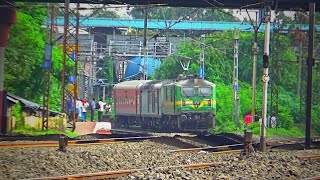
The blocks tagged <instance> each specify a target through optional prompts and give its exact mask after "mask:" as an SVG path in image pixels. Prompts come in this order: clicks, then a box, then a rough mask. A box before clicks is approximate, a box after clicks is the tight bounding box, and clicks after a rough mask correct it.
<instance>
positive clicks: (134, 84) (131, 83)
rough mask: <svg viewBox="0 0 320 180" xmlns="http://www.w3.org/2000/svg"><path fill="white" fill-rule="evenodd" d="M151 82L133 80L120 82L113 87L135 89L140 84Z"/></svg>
mask: <svg viewBox="0 0 320 180" xmlns="http://www.w3.org/2000/svg"><path fill="white" fill-rule="evenodd" d="M147 82H150V80H131V81H124V82H121V83H118V84H116V85H115V86H114V88H113V89H135V88H136V87H137V86H138V85H140V84H144V83H147Z"/></svg>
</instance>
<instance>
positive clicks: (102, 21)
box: [57, 17, 320, 32]
mask: <svg viewBox="0 0 320 180" xmlns="http://www.w3.org/2000/svg"><path fill="white" fill-rule="evenodd" d="M70 21H71V22H72V23H73V24H75V19H74V18H71V19H70ZM57 23H58V25H59V26H63V24H64V18H63V17H58V18H57ZM80 26H81V27H116V28H130V27H131V28H137V29H143V28H144V20H143V19H118V18H81V19H80ZM298 26H299V25H297V28H298ZM287 28H288V27H287ZM287 28H284V29H287ZM308 28H309V26H308V25H303V29H304V30H307V29H308ZM148 29H173V30H194V31H207V30H209V31H225V30H234V29H239V30H240V31H253V28H252V25H251V24H250V23H248V22H214V21H177V20H172V21H165V20H158V19H149V20H148ZM264 29H265V25H264V24H261V27H260V29H259V31H260V32H262V31H264ZM272 29H273V24H271V30H272ZM316 29H317V30H320V26H319V25H317V26H316Z"/></svg>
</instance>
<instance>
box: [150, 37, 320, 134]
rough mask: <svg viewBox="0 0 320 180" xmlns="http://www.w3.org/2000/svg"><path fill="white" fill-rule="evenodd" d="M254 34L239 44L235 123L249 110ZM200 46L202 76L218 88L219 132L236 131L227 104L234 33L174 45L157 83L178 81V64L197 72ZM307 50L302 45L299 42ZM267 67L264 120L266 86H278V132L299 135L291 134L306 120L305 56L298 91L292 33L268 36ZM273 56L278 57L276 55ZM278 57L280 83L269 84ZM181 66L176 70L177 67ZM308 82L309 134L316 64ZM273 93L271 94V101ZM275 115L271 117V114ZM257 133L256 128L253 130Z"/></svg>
mask: <svg viewBox="0 0 320 180" xmlns="http://www.w3.org/2000/svg"><path fill="white" fill-rule="evenodd" d="M253 37H254V34H253V33H249V32H241V33H240V40H239V81H240V82H239V96H240V116H241V118H240V121H243V118H244V116H245V115H246V114H248V113H250V112H251V97H252V94H251V93H252V90H251V87H252V86H251V85H252V63H253V53H252V45H253ZM200 43H204V44H205V78H206V79H207V80H209V81H212V82H215V83H216V84H217V115H216V119H217V124H218V130H221V131H232V130H235V129H236V127H235V123H234V122H235V120H234V119H233V106H232V81H233V54H234V51H233V32H232V31H227V32H215V33H211V34H208V35H207V36H206V37H205V38H204V39H194V40H188V41H184V42H182V43H181V44H180V46H179V47H178V50H177V52H176V53H175V54H174V55H172V56H171V57H168V58H166V59H165V60H164V61H163V64H162V65H161V67H160V68H159V69H157V71H156V75H155V78H156V79H167V78H177V77H178V75H179V74H182V73H184V72H183V69H182V67H181V65H180V61H182V62H185V63H186V62H187V61H188V59H192V60H191V63H190V68H189V70H188V71H187V72H185V73H186V74H197V73H198V69H199V59H200V51H201V49H200ZM263 43H264V35H263V34H262V33H259V43H258V46H259V49H260V51H259V54H258V61H257V62H258V65H257V91H256V100H257V101H256V112H257V114H258V115H259V116H261V104H262V102H261V101H262V81H261V78H262V70H263V67H262V53H263V52H262V49H263V45H264V44H263ZM303 44H304V46H306V42H304V43H303ZM270 52H271V56H270V68H269V75H270V78H271V81H269V89H268V116H270V115H271V114H270V108H271V104H270V102H271V99H270V97H271V88H273V86H275V85H277V86H278V105H279V106H278V126H277V127H278V128H284V129H293V131H299V132H300V133H299V132H297V133H296V134H299V135H301V134H303V133H302V132H303V127H304V126H303V125H304V122H305V103H304V101H305V94H306V91H305V88H306V86H305V82H306V76H305V74H306V73H305V72H306V65H305V64H306V63H305V62H306V61H305V59H306V52H305V50H302V51H301V54H300V55H302V72H303V73H302V75H301V76H302V79H301V82H302V83H301V92H300V93H299V92H297V91H298V88H297V86H298V84H297V83H298V82H299V80H298V78H299V75H298V72H299V70H298V69H299V63H298V60H299V58H301V57H299V56H298V54H297V53H298V51H297V48H294V38H293V36H292V34H280V33H273V34H272V37H271V45H270ZM274 54H277V56H278V57H276V56H275V55H274ZM275 58H277V59H278V62H279V71H278V72H279V82H278V84H274V83H275V80H276V76H275V74H274V73H273V72H274V70H275V68H276V67H275V66H274V64H273V62H274V61H275V60H276V59H275ZM177 67H181V68H177ZM314 69H315V71H314V78H313V83H314V86H313V89H314V91H313V111H312V112H313V113H312V119H313V122H312V128H313V130H314V132H315V133H316V132H317V133H319V132H320V118H319V117H320V111H319V110H320V99H319V94H318V91H317V90H318V89H319V88H320V87H319V86H320V84H319V83H317V82H319V80H320V76H319V75H320V74H319V71H316V70H317V69H319V67H318V66H315V68H314ZM275 96H276V94H273V98H275ZM273 115H274V114H273ZM295 127H300V129H297V128H295ZM254 128H255V129H257V130H259V127H258V126H254Z"/></svg>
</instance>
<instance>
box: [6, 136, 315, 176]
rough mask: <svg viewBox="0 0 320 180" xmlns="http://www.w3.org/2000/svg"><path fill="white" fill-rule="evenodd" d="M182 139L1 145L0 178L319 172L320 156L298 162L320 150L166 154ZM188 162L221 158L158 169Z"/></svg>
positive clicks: (280, 174)
mask: <svg viewBox="0 0 320 180" xmlns="http://www.w3.org/2000/svg"><path fill="white" fill-rule="evenodd" d="M184 146H187V145H186V144H184V143H180V144H179V142H178V141H176V140H175V139H170V138H169V137H168V138H163V139H160V140H159V139H157V140H147V141H142V142H128V143H116V144H105V145H92V146H76V147H68V148H67V152H66V153H63V152H59V151H56V149H57V148H48V147H46V148H11V149H7V148H6V149H0V179H25V178H41V177H50V176H61V175H68V174H70V175H71V174H80V173H95V172H103V171H113V170H123V169H135V168H149V170H147V171H142V172H138V173H134V174H131V175H129V176H127V177H123V178H119V179H226V178H229V179H243V178H244V179H274V178H275V179H301V178H306V177H311V176H320V162H319V161H301V160H299V159H298V158H297V156H299V155H307V154H309V155H310V154H320V150H304V151H285V150H271V151H270V152H268V153H266V154H263V153H259V152H256V153H254V154H253V155H252V156H250V157H244V158H240V157H239V155H238V154H224V155H223V154H221V155H215V154H212V153H204V152H200V153H169V152H168V151H169V150H173V149H178V148H185V147H184ZM190 163H193V164H194V163H221V165H219V166H216V167H212V168H207V169H198V170H190V169H182V168H174V169H164V170H163V169H162V170H158V169H157V168H158V167H164V166H174V165H183V164H190Z"/></svg>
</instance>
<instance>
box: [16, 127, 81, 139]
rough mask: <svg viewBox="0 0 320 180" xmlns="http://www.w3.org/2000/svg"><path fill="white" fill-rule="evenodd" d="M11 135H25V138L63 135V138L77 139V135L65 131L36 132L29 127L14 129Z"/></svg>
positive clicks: (36, 130)
mask: <svg viewBox="0 0 320 180" xmlns="http://www.w3.org/2000/svg"><path fill="white" fill-rule="evenodd" d="M13 133H16V134H23V135H27V136H43V135H55V134H57V135H59V134H61V135H65V136H68V137H70V138H75V137H78V136H79V135H78V134H76V133H74V132H71V131H69V130H66V132H60V131H57V130H44V131H42V130H38V129H35V128H33V127H30V126H25V127H23V128H18V129H14V130H13Z"/></svg>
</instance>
